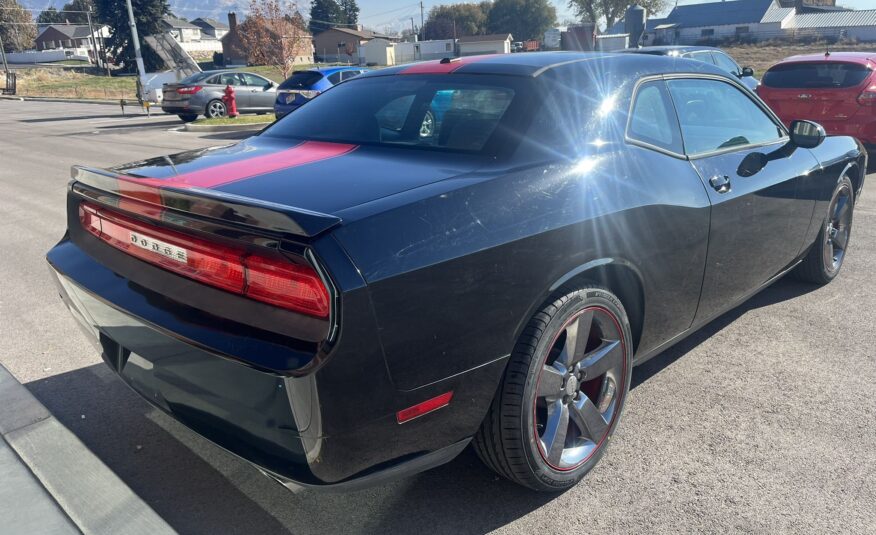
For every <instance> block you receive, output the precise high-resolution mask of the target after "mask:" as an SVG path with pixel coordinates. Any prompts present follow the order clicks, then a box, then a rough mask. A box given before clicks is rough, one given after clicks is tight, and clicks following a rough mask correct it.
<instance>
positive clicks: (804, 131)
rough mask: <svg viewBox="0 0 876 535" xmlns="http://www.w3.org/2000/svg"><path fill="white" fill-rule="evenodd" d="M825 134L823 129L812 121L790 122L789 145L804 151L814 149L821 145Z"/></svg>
mask: <svg viewBox="0 0 876 535" xmlns="http://www.w3.org/2000/svg"><path fill="white" fill-rule="evenodd" d="M826 137H827V133H826V132H825V131H824V127H823V126H821V125H820V124H818V123H813V122H812V121H793V122H791V143H793V144H794V145H796V146H798V147H801V148H804V149H814V148H815V147H817V146H819V145H821V143H822V142H823V141H824V138H826Z"/></svg>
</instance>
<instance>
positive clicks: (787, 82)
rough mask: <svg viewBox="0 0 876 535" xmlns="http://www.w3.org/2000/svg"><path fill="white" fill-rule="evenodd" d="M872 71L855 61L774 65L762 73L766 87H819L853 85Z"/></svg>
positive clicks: (860, 81) (857, 83)
mask: <svg viewBox="0 0 876 535" xmlns="http://www.w3.org/2000/svg"><path fill="white" fill-rule="evenodd" d="M871 72H872V71H871V70H870V69H868V68H867V67H866V66H864V65H859V64H857V63H839V62H832V63H831V62H818V63H786V64H784V65H776V66H775V67H773V68H771V69H770V70H768V71H767V72H766V73H765V74H764V75H763V80H761V83H762V84H763V85H765V86H767V87H776V88H779V89H782V88H796V89H804V88H805V89H819V88H825V89H830V88H843V87H855V86H857V85H860V84H861V83H863V82H864V80H866V79H867V77H868V76H869V75H870V73H871Z"/></svg>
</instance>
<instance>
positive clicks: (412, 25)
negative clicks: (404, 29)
mask: <svg viewBox="0 0 876 535" xmlns="http://www.w3.org/2000/svg"><path fill="white" fill-rule="evenodd" d="M416 36H417V30H416V28H414V17H411V37H416Z"/></svg>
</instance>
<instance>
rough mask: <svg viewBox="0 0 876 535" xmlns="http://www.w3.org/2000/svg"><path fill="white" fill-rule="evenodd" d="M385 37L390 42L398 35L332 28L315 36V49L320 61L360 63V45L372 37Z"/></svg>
mask: <svg viewBox="0 0 876 535" xmlns="http://www.w3.org/2000/svg"><path fill="white" fill-rule="evenodd" d="M377 38H379V39H384V40H386V41H389V42H390V43H394V42H396V41H398V38H397V37H392V36H389V35H382V34H379V33H374V32H372V31H370V30H351V29H349V28H331V29H328V30H325V31H324V32H319V33H318V34H316V35H315V36H314V37H313V51H314V54H315V55H316V57H317V58H319V61H325V62H338V63H359V46H360V45H364V44H366V43H367V42H368V41H371V40H372V39H377Z"/></svg>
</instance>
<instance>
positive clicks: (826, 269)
mask: <svg viewBox="0 0 876 535" xmlns="http://www.w3.org/2000/svg"><path fill="white" fill-rule="evenodd" d="M854 209H855V192H854V188H853V186H852V181H851V180H849V178H848V177H847V176H843V178H842V179H841V180H840V181H839V182H838V183H837V185H836V188H835V189H834V190H833V194H832V195H831V197H830V204H828V208H827V214H825V217H824V220H823V221H822V222H821V230H819V231H818V237H817V238H815V243H814V244H813V245H812V247H811V248H810V249H809V252H808V253H807V254H806V257H805V258H804V259H803V261H802V262H801V263H800V265H798V266H797V267H796V268H795V269H794V271H792V272H791V273H792V275H793V276H794V278H796V279H798V280H801V281H804V282H811V283H813V284H819V285H824V284H827V283H829V282H830V281H832V280H833V279H835V278H836V276H837V275H839V272H840V269H841V268H842V267H843V261H844V260H845V257H846V250H847V248H848V245H849V240H850V238H851V233H852V216H853V213H854Z"/></svg>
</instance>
